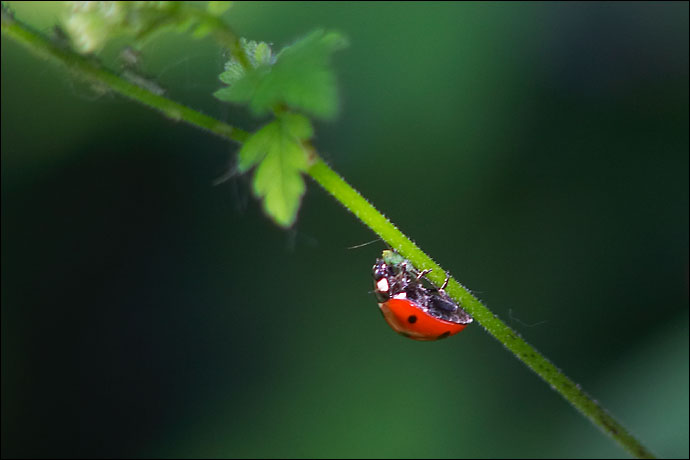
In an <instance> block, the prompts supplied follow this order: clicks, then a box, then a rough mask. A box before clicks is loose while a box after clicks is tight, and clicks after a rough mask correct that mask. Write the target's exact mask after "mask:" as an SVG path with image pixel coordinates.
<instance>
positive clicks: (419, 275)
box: [416, 268, 431, 281]
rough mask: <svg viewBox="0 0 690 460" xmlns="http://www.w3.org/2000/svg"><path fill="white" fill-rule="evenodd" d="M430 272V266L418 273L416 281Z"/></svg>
mask: <svg viewBox="0 0 690 460" xmlns="http://www.w3.org/2000/svg"><path fill="white" fill-rule="evenodd" d="M429 273H431V269H430V268H427V269H426V270H422V271H421V272H419V274H418V275H417V279H416V281H419V280H421V279H422V278H423V277H424V276H425V275H427V274H429Z"/></svg>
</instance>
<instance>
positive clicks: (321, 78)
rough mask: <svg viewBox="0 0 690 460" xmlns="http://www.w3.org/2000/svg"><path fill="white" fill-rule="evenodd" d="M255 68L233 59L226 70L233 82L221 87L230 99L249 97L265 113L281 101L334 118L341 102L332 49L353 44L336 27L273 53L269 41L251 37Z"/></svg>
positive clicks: (226, 76)
mask: <svg viewBox="0 0 690 460" xmlns="http://www.w3.org/2000/svg"><path fill="white" fill-rule="evenodd" d="M252 43H254V45H253V48H252V49H249V48H247V47H245V50H246V52H247V56H248V57H249V58H250V61H251V62H252V67H253V68H251V69H243V68H242V71H240V70H239V69H238V65H239V63H238V62H237V61H236V60H234V59H231V60H230V61H229V62H228V63H227V64H226V67H225V72H223V73H222V74H221V76H220V79H221V81H223V82H224V83H226V84H228V85H229V86H228V87H226V88H223V89H220V90H218V91H216V92H215V96H216V97H217V98H218V99H220V100H223V101H226V102H233V103H248V104H249V108H250V109H251V110H252V112H253V113H254V114H256V115H265V114H266V113H268V112H270V111H271V110H273V109H275V108H276V107H279V106H281V105H286V106H288V107H290V108H292V109H295V110H300V111H304V112H306V113H309V114H311V115H313V116H316V117H321V118H331V117H333V116H334V115H335V113H336V111H337V108H338V93H337V90H336V82H335V74H334V72H333V70H332V69H331V66H330V56H331V54H332V53H333V52H334V51H336V50H339V49H341V48H343V47H345V46H346V45H347V42H346V40H345V39H344V38H343V36H342V35H340V34H338V33H336V32H325V31H323V30H316V31H314V32H312V33H311V34H309V35H308V36H306V37H304V38H302V39H301V40H298V41H297V42H295V43H294V44H292V45H290V46H287V47H285V48H283V50H281V51H280V53H278V55H277V56H276V57H275V58H273V57H272V56H271V54H270V48H268V45H266V44H263V43H262V44H256V42H247V44H248V45H247V46H249V44H252Z"/></svg>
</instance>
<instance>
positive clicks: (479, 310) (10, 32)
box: [2, 18, 653, 458]
mask: <svg viewBox="0 0 690 460" xmlns="http://www.w3.org/2000/svg"><path fill="white" fill-rule="evenodd" d="M2 33H3V35H6V36H8V37H10V38H12V39H13V40H15V41H17V42H18V43H20V44H22V45H24V46H25V47H27V48H28V49H29V50H30V51H32V52H34V53H35V54H37V55H39V56H42V57H47V58H50V59H52V60H55V61H57V62H59V63H62V64H64V65H65V66H67V67H68V68H69V69H70V70H72V71H73V72H75V73H76V74H77V75H80V76H82V77H85V78H86V79H88V80H92V81H94V82H98V83H100V84H103V85H106V86H108V87H109V88H111V89H112V90H114V91H116V92H118V93H120V94H122V95H124V96H125V97H127V98H130V99H132V100H135V101H138V102H141V103H142V104H145V105H147V106H149V107H152V108H153V109H155V110H158V111H160V112H161V113H163V114H164V115H166V116H168V117H170V118H172V119H174V120H179V121H184V122H186V123H189V124H191V125H194V126H197V127H200V128H202V129H205V130H208V131H210V132H212V133H214V134H216V135H219V136H222V137H224V138H227V139H229V140H232V141H235V142H240V143H241V142H243V141H244V140H245V139H246V138H247V136H248V135H249V134H248V133H247V132H246V131H243V130H241V129H238V128H234V127H232V126H229V125H227V124H225V123H222V122H220V121H218V120H216V119H214V118H212V117H209V116H206V115H203V114H201V113H199V112H198V111H196V110H193V109H191V108H189V107H186V106H183V105H181V104H178V103H176V102H174V101H171V100H169V99H167V98H165V97H163V96H159V95H156V94H153V93H151V92H150V91H148V90H147V89H144V88H141V87H139V86H136V85H134V84H132V83H130V82H128V81H127V80H125V79H123V78H121V77H119V76H118V75H116V74H114V73H112V72H110V71H108V70H106V69H104V68H103V67H102V66H100V65H99V64H97V63H96V62H94V61H91V60H89V59H86V58H84V57H82V56H80V55H77V54H76V53H74V52H72V51H70V50H67V49H63V48H61V47H58V46H57V45H55V44H54V43H52V42H51V41H50V40H48V39H46V38H44V37H43V36H41V35H40V34H37V33H35V32H33V31H31V30H30V29H28V28H27V27H26V26H24V25H21V24H20V23H18V22H17V21H15V20H14V19H11V20H7V19H5V18H3V22H2ZM307 173H308V174H309V175H310V176H311V177H312V178H313V179H314V180H315V181H316V182H317V183H318V184H319V185H320V186H321V187H323V188H324V190H326V191H327V192H328V193H330V194H331V195H332V196H333V197H334V198H335V199H336V200H337V201H339V202H340V203H341V204H343V206H345V207H346V208H347V209H348V210H349V211H350V212H352V214H354V215H355V216H356V217H357V218H358V219H360V220H361V221H362V222H363V223H364V224H365V225H367V226H368V227H369V228H371V229H372V230H373V231H374V232H375V233H376V234H378V235H379V236H380V237H381V238H382V239H383V240H384V241H385V242H386V243H388V244H389V245H390V246H391V247H392V248H394V249H396V250H397V251H398V252H400V254H402V255H403V256H404V257H406V258H407V259H408V260H410V261H411V262H412V263H413V264H414V265H415V267H417V268H418V269H420V270H423V269H429V268H430V269H432V270H433V271H432V272H431V274H429V278H430V279H431V280H432V281H433V282H435V283H436V284H437V285H440V283H441V282H443V279H444V277H445V271H444V270H443V269H442V268H441V267H440V266H439V265H438V264H436V263H435V262H434V261H433V260H432V259H431V258H430V257H429V256H427V255H426V254H425V253H424V252H423V251H422V250H421V249H420V248H419V247H418V246H417V245H416V244H415V243H413V242H412V241H411V240H410V239H409V238H408V237H407V236H405V235H404V234H403V233H402V232H401V231H400V230H398V229H397V228H396V227H395V226H394V225H393V224H392V223H391V222H390V221H389V220H388V219H387V218H386V217H384V216H383V215H382V214H381V213H380V212H379V211H378V210H376V208H374V207H373V206H372V205H371V204H370V203H369V202H368V201H367V200H366V199H364V198H363V197H362V195H360V194H359V192H357V191H356V190H355V189H354V188H352V187H351V186H350V185H349V184H348V183H347V182H345V180H343V179H342V178H341V177H340V176H339V175H338V174H337V173H336V172H335V171H333V170H332V169H331V168H330V167H329V166H328V165H327V164H326V163H325V162H324V161H323V160H322V159H321V158H319V157H318V156H317V155H314V160H313V162H312V164H311V166H310V167H309V169H308V170H307ZM446 291H447V292H448V294H449V295H450V296H451V297H452V298H453V299H455V300H456V301H459V302H460V303H461V304H462V306H463V308H464V309H465V310H466V311H467V312H468V313H469V314H470V315H472V317H473V318H474V319H475V321H477V322H478V323H479V324H481V325H482V326H483V327H484V328H485V329H486V330H487V331H488V332H489V333H490V334H491V335H493V336H494V337H495V338H496V339H497V340H498V341H499V342H501V343H502V344H503V345H504V346H505V347H506V348H508V349H509V350H510V351H512V352H513V354H515V356H516V357H517V358H518V359H519V360H521V361H522V362H524V363H525V364H526V365H527V366H528V367H529V368H530V369H532V370H533V371H534V372H536V373H537V374H538V375H539V376H540V377H541V378H542V379H544V381H546V382H547V383H548V384H549V385H551V387H552V388H553V389H554V390H556V391H557V392H558V393H560V394H561V395H562V396H563V397H564V398H565V399H566V400H567V401H568V402H570V403H571V404H572V405H573V406H575V407H576V408H577V409H578V410H579V411H580V412H582V413H583V414H584V415H585V416H586V417H588V418H589V419H590V420H591V421H592V422H593V423H594V424H596V425H597V426H599V427H600V428H601V429H602V430H603V431H604V432H606V433H608V434H609V435H610V436H611V437H613V438H614V439H615V440H616V441H617V442H618V443H620V444H621V446H623V447H624V448H625V449H626V450H628V452H630V453H631V454H632V455H634V456H635V457H639V458H653V455H652V453H651V452H650V451H649V450H647V449H646V448H645V447H644V446H643V445H642V444H641V443H640V442H639V441H638V440H637V439H636V438H635V437H633V436H632V435H631V434H630V433H629V432H628V431H627V430H626V429H625V428H624V427H623V426H622V425H621V424H620V423H619V422H618V421H616V420H615V419H614V418H613V417H612V416H611V415H610V414H609V413H608V412H607V411H606V410H605V409H604V408H602V407H601V406H600V405H599V404H598V403H597V402H596V401H594V400H593V399H592V398H590V397H589V396H588V395H587V394H586V393H585V392H584V391H582V390H581V389H580V387H579V386H578V385H576V384H575V383H574V382H573V381H571V380H570V379H569V378H568V377H566V376H565V375H564V374H563V373H562V372H561V371H560V370H559V369H558V368H556V366H554V365H553V364H552V363H551V362H550V361H549V360H547V359H546V358H545V357H544V356H543V355H541V354H540V353H539V352H538V351H537V350H535V349H534V348H533V347H532V346H531V345H529V344H528V343H527V342H525V340H523V339H522V337H520V335H519V334H518V333H517V332H515V331H513V330H512V329H511V328H509V327H508V326H507V325H506V324H505V323H504V322H503V321H501V320H500V319H498V318H497V317H496V316H495V315H494V314H493V313H491V311H489V309H488V308H486V307H485V306H484V305H483V304H482V303H481V302H480V301H479V300H477V298H475V297H474V296H473V295H472V294H471V293H470V291H469V290H467V289H466V288H465V287H463V286H462V285H461V284H460V283H458V282H457V281H456V280H455V279H453V278H451V279H450V282H449V284H448V287H447V288H446Z"/></svg>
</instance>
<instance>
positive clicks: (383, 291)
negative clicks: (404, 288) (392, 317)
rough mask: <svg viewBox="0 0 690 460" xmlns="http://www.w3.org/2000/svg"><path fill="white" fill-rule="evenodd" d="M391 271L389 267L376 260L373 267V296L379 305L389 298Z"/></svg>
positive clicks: (380, 260)
mask: <svg viewBox="0 0 690 460" xmlns="http://www.w3.org/2000/svg"><path fill="white" fill-rule="evenodd" d="M391 276H392V273H391V270H390V267H389V266H388V265H387V264H386V262H384V261H383V259H377V260H376V264H374V267H373V277H374V294H376V300H378V301H379V303H383V302H386V301H387V300H389V299H390V298H391V280H390V279H391Z"/></svg>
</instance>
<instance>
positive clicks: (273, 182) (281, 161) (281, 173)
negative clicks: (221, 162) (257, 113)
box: [238, 114, 313, 227]
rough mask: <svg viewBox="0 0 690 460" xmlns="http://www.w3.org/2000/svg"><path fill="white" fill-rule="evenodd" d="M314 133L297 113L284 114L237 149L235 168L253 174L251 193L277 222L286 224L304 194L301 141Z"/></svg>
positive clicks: (303, 161)
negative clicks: (254, 168)
mask: <svg viewBox="0 0 690 460" xmlns="http://www.w3.org/2000/svg"><path fill="white" fill-rule="evenodd" d="M312 134H313V130H312V126H311V123H310V122H309V120H308V119H307V118H305V117H304V116H302V115H298V114H283V115H281V116H280V117H278V118H276V120H274V121H272V122H271V123H269V124H267V125H266V126H264V127H263V128H261V129H260V130H259V131H257V132H256V133H254V134H253V135H252V136H251V137H250V138H249V139H248V140H247V142H245V143H244V145H243V146H242V148H241V149H240V153H239V165H238V169H239V170H240V171H241V172H246V171H247V170H249V169H251V168H252V167H253V166H255V165H257V164H258V165H259V166H258V167H257V169H256V173H255V174H254V194H255V195H256V196H257V198H263V200H264V201H263V203H264V209H265V210H266V212H267V213H268V215H269V216H271V217H272V218H273V220H275V222H276V223H277V224H278V225H281V226H283V227H289V226H290V225H292V224H293V223H294V221H295V218H296V217H297V211H298V210H299V205H300V201H301V198H302V195H303V194H304V189H305V186H304V179H303V178H302V172H303V171H304V170H305V169H306V168H307V164H308V163H307V155H306V152H305V150H304V146H303V145H302V141H303V140H306V139H308V138H309V137H311V136H312Z"/></svg>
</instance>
